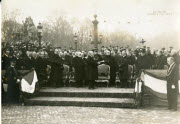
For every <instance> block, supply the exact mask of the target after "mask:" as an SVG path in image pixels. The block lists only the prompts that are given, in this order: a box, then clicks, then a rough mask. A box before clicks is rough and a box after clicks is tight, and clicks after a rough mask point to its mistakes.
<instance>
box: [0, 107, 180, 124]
mask: <svg viewBox="0 0 180 124" xmlns="http://www.w3.org/2000/svg"><path fill="white" fill-rule="evenodd" d="M1 114H2V115H1V117H2V118H1V121H2V124H132V123H134V124H144V123H145V124H159V123H163V124H166V123H167V124H180V110H179V111H176V112H172V111H169V110H167V109H166V108H158V107H153V108H152V107H149V108H141V109H124V108H97V107H61V106H20V105H3V106H2V111H1Z"/></svg>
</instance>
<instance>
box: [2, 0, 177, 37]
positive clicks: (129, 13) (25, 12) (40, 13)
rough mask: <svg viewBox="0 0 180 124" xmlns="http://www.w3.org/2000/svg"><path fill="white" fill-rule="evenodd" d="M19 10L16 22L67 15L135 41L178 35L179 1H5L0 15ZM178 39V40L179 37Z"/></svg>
mask: <svg viewBox="0 0 180 124" xmlns="http://www.w3.org/2000/svg"><path fill="white" fill-rule="evenodd" d="M15 9H19V10H20V12H21V16H20V18H19V20H20V21H21V20H25V17H27V16H31V17H32V18H33V20H34V22H35V24H37V23H38V22H41V21H44V20H46V19H47V17H57V16H58V15H61V14H63V15H66V17H67V18H69V19H71V18H73V17H76V18H78V19H79V20H81V21H82V20H83V19H84V18H89V19H91V20H93V15H94V14H95V13H96V14H97V15H98V18H97V19H98V21H99V30H100V31H104V30H105V31H108V32H113V31H117V30H125V31H128V32H130V33H131V34H133V35H135V36H136V37H137V38H144V39H147V40H152V39H153V38H154V37H156V36H158V35H160V34H162V33H163V32H165V33H172V32H180V0H4V1H2V12H3V14H5V13H6V12H9V11H12V10H15ZM178 35H179V36H177V37H178V38H179V40H180V33H178Z"/></svg>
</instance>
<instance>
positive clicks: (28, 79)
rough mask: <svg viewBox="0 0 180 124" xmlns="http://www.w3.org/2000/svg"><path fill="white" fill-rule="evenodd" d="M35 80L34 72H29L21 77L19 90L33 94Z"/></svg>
mask: <svg viewBox="0 0 180 124" xmlns="http://www.w3.org/2000/svg"><path fill="white" fill-rule="evenodd" d="M37 81H38V79H37V74H36V71H35V70H33V71H30V72H29V73H27V74H26V75H24V76H23V77H22V80H21V90H22V91H23V92H27V93H34V91H35V86H36V82H37Z"/></svg>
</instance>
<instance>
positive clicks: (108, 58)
mask: <svg viewBox="0 0 180 124" xmlns="http://www.w3.org/2000/svg"><path fill="white" fill-rule="evenodd" d="M110 54H111V53H110V51H106V52H105V56H104V58H103V59H104V63H105V64H107V65H109V66H110V84H109V86H110V87H111V86H115V79H116V72H117V71H118V69H117V67H118V65H117V62H116V60H115V56H112V55H110Z"/></svg>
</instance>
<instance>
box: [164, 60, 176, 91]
mask: <svg viewBox="0 0 180 124" xmlns="http://www.w3.org/2000/svg"><path fill="white" fill-rule="evenodd" d="M177 66H178V65H177V64H176V63H174V64H173V65H172V66H171V67H169V68H168V71H167V75H166V79H167V83H169V84H171V85H175V87H177V88H176V89H177V90H179V89H178V81H179V69H178V67H177Z"/></svg>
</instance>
